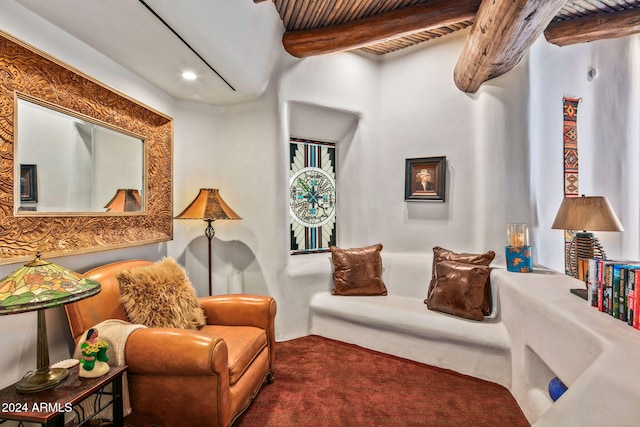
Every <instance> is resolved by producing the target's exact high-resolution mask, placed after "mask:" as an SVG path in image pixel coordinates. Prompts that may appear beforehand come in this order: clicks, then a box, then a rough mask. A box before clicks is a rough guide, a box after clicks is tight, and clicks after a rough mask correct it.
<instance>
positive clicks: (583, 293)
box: [569, 288, 588, 301]
mask: <svg viewBox="0 0 640 427" xmlns="http://www.w3.org/2000/svg"><path fill="white" fill-rule="evenodd" d="M569 292H571V293H572V294H574V295H577V296H579V297H580V298H582V299H583V300H585V301H587V300H588V296H587V290H586V289H581V288H575V289H569Z"/></svg>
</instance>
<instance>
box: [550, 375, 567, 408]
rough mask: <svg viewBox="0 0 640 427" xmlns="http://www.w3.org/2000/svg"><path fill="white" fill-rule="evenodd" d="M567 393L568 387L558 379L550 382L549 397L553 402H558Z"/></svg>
mask: <svg viewBox="0 0 640 427" xmlns="http://www.w3.org/2000/svg"><path fill="white" fill-rule="evenodd" d="M565 391H567V386H566V385H564V384H563V383H562V381H560V379H559V378H558V377H555V378H553V379H552V380H551V381H549V396H551V400H553V401H554V402H555V401H556V400H558V398H559V397H560V396H562V394H563V393H564V392H565Z"/></svg>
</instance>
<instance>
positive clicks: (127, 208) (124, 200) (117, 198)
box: [104, 188, 142, 212]
mask: <svg viewBox="0 0 640 427" xmlns="http://www.w3.org/2000/svg"><path fill="white" fill-rule="evenodd" d="M104 207H105V208H106V209H107V212H140V211H141V210H142V196H140V193H139V192H138V190H135V189H131V188H119V189H118V191H116V194H115V195H114V196H113V198H112V199H111V200H109V203H107V204H106V205H105V206H104Z"/></svg>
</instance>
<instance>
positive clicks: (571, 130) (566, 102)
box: [562, 97, 580, 274]
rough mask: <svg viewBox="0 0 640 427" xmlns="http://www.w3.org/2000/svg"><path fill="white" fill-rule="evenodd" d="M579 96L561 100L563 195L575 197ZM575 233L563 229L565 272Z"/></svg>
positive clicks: (568, 270)
mask: <svg viewBox="0 0 640 427" xmlns="http://www.w3.org/2000/svg"><path fill="white" fill-rule="evenodd" d="M579 102H580V98H567V97H564V98H563V100H562V112H563V129H562V140H563V144H564V150H563V151H564V153H563V154H564V176H563V180H564V197H577V196H579V194H578V103H579ZM574 235H575V230H565V231H564V254H565V258H564V260H565V262H564V265H565V273H566V274H570V269H569V245H570V244H571V240H572V239H573V236H574Z"/></svg>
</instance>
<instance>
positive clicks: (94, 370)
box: [79, 328, 109, 378]
mask: <svg viewBox="0 0 640 427" xmlns="http://www.w3.org/2000/svg"><path fill="white" fill-rule="evenodd" d="M108 348H109V346H108V345H107V343H106V342H104V341H103V340H99V339H98V330H97V329H95V328H91V329H89V330H88V331H87V336H86V339H85V342H83V343H82V344H81V345H80V349H81V351H82V357H81V358H80V372H79V375H80V376H81V377H83V378H96V377H99V376H102V375H104V374H106V373H107V372H109V364H108V363H107V362H108V361H109V358H108V357H107V349H108Z"/></svg>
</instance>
